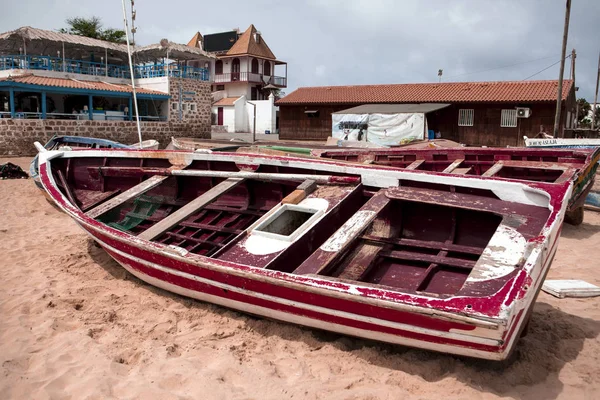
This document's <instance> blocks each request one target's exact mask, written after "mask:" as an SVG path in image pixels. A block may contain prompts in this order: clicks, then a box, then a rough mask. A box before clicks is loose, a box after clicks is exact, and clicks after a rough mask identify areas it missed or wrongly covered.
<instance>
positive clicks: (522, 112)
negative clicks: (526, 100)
mask: <svg viewBox="0 0 600 400" xmlns="http://www.w3.org/2000/svg"><path fill="white" fill-rule="evenodd" d="M529 117H531V108H527V107H517V118H529Z"/></svg>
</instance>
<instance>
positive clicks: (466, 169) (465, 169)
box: [450, 167, 471, 175]
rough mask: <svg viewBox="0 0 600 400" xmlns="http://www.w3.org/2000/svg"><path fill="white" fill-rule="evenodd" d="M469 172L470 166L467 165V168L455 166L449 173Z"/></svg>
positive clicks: (464, 173) (461, 173) (462, 173)
mask: <svg viewBox="0 0 600 400" xmlns="http://www.w3.org/2000/svg"><path fill="white" fill-rule="evenodd" d="M469 172H471V167H467V168H455V169H454V170H452V172H450V173H451V174H454V175H466V174H468V173H469Z"/></svg>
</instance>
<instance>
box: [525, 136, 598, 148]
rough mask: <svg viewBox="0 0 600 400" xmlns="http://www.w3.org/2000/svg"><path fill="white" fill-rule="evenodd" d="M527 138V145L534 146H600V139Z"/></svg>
mask: <svg viewBox="0 0 600 400" xmlns="http://www.w3.org/2000/svg"><path fill="white" fill-rule="evenodd" d="M523 139H525V147H533V148H561V149H589V148H591V147H599V146H600V139H598V138H596V139H561V138H528V137H527V136H523Z"/></svg>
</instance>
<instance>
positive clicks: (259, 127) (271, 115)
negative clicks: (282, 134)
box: [246, 94, 277, 133]
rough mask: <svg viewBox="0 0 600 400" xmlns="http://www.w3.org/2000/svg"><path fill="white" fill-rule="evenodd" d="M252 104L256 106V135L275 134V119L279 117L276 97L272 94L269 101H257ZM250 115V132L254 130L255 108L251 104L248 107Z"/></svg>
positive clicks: (247, 110)
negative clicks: (267, 132) (268, 132)
mask: <svg viewBox="0 0 600 400" xmlns="http://www.w3.org/2000/svg"><path fill="white" fill-rule="evenodd" d="M251 103H253V104H255V105H256V133H265V132H266V131H270V132H271V133H275V118H276V116H277V107H275V104H274V103H275V97H274V96H273V95H272V94H271V95H270V96H269V99H268V100H255V101H252V102H251ZM246 112H247V113H248V132H252V129H253V128H254V126H253V124H254V107H252V105H251V104H247V105H246Z"/></svg>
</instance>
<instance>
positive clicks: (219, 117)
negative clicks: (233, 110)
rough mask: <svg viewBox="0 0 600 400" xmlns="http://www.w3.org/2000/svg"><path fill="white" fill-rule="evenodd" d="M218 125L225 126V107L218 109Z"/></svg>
mask: <svg viewBox="0 0 600 400" xmlns="http://www.w3.org/2000/svg"><path fill="white" fill-rule="evenodd" d="M217 125H219V126H223V107H219V108H217Z"/></svg>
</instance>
